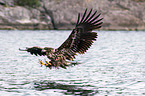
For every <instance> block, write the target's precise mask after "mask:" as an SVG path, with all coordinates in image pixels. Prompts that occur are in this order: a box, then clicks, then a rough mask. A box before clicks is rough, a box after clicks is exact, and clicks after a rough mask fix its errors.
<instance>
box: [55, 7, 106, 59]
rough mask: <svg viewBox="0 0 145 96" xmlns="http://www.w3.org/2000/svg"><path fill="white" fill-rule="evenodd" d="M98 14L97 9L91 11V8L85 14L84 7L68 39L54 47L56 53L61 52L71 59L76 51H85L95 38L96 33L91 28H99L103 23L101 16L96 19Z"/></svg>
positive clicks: (80, 52)
mask: <svg viewBox="0 0 145 96" xmlns="http://www.w3.org/2000/svg"><path fill="white" fill-rule="evenodd" d="M100 15H101V14H98V15H97V11H95V12H94V13H92V9H91V10H90V11H89V12H88V14H87V9H86V10H85V12H84V14H83V16H82V19H81V20H80V13H79V14H78V20H77V24H76V27H75V29H73V31H72V33H71V34H70V36H69V37H68V39H67V40H66V41H65V42H64V43H63V44H62V45H61V46H60V47H59V48H58V49H56V54H57V55H58V54H63V55H64V56H65V57H66V59H68V60H73V59H74V58H75V55H76V53H79V54H83V53H85V52H86V51H87V50H88V48H90V46H91V45H92V43H93V41H95V40H96V38H97V33H95V32H92V30H94V29H98V28H101V25H102V23H103V22H101V20H102V19H103V18H101V19H98V17H99V16H100Z"/></svg>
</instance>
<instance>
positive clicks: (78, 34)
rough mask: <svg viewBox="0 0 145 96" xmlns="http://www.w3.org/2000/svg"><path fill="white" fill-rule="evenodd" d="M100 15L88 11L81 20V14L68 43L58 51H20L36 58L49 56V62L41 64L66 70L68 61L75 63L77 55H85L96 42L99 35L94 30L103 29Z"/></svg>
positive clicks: (31, 49) (42, 49)
mask: <svg viewBox="0 0 145 96" xmlns="http://www.w3.org/2000/svg"><path fill="white" fill-rule="evenodd" d="M100 15H101V14H97V11H95V12H94V13H92V9H91V10H90V11H89V12H88V13H87V9H86V10H85V12H84V14H83V16H82V18H81V19H80V13H79V14H78V20H77V23H76V27H75V28H74V29H73V30H72V32H71V34H70V35H69V37H68V38H67V39H66V41H64V43H63V44H62V45H61V46H60V47H58V48H57V49H54V48H50V47H45V48H41V47H37V46H34V47H31V48H27V47H26V49H25V50H22V49H19V50H21V51H27V52H30V53H31V54H32V55H33V54H34V55H36V56H37V55H40V56H47V58H48V59H50V61H49V62H48V61H46V60H45V63H43V62H42V61H41V60H39V63H40V64H41V65H45V66H46V67H49V68H52V67H55V68H59V67H62V68H66V66H68V62H67V61H68V60H69V61H73V60H74V58H75V55H77V54H84V53H85V52H86V51H87V50H88V49H89V48H90V47H91V45H92V44H93V42H94V41H95V40H96V38H97V36H98V35H97V33H96V32H92V30H94V29H99V28H101V25H102V23H103V22H101V20H102V19H103V18H100V19H98V18H99V16H100Z"/></svg>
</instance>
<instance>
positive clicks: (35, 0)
mask: <svg viewBox="0 0 145 96" xmlns="http://www.w3.org/2000/svg"><path fill="white" fill-rule="evenodd" d="M14 2H15V5H19V6H28V7H32V8H37V7H40V5H41V4H40V1H39V0H14Z"/></svg>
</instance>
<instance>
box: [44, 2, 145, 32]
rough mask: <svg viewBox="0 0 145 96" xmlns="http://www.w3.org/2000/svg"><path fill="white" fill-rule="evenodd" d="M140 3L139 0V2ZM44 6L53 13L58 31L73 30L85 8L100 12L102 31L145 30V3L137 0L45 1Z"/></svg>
mask: <svg viewBox="0 0 145 96" xmlns="http://www.w3.org/2000/svg"><path fill="white" fill-rule="evenodd" d="M138 1H139V0H138ZM43 3H44V6H45V7H46V8H47V9H48V10H49V11H51V12H52V14H53V18H55V19H54V23H55V25H56V27H57V29H72V28H74V27H75V23H76V21H77V14H78V13H82V14H83V12H84V10H85V8H88V9H91V8H93V9H94V10H98V12H101V13H102V17H103V18H104V20H103V22H104V24H103V27H102V29H105V30H109V29H115V30H117V29H120V30H144V29H145V15H144V14H145V11H144V10H145V6H144V5H145V2H136V1H135V0H134V1H133V0H83V2H82V1H81V0H75V1H73V0H72V1H71V0H69V1H68V0H43Z"/></svg>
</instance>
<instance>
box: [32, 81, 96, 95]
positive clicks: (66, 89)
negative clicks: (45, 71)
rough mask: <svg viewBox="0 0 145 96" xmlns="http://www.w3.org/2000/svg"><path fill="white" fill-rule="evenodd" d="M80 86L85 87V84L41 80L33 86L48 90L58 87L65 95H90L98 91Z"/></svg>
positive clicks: (37, 88) (40, 89)
mask: <svg viewBox="0 0 145 96" xmlns="http://www.w3.org/2000/svg"><path fill="white" fill-rule="evenodd" d="M81 87H87V86H80V87H79V86H77V85H66V84H60V83H56V82H53V81H42V82H35V83H34V88H35V89H36V90H39V91H42V90H49V89H60V90H61V93H63V94H65V95H83V96H90V95H94V94H96V93H98V91H94V90H87V89H83V88H81Z"/></svg>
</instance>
